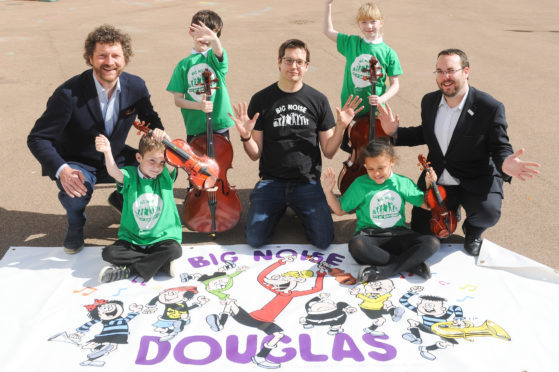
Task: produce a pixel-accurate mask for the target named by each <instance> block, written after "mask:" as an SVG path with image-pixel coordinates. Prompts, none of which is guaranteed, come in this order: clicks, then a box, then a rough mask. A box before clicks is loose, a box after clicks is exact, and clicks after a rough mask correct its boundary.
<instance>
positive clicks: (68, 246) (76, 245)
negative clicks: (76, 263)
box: [64, 226, 83, 254]
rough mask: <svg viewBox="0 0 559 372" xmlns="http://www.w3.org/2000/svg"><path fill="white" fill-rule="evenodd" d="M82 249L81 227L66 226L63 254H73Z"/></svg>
mask: <svg viewBox="0 0 559 372" xmlns="http://www.w3.org/2000/svg"><path fill="white" fill-rule="evenodd" d="M82 248H83V227H71V226H68V230H67V231H66V236H65V237H64V252H65V253H68V254H75V253H78V252H79V251H81V250H82Z"/></svg>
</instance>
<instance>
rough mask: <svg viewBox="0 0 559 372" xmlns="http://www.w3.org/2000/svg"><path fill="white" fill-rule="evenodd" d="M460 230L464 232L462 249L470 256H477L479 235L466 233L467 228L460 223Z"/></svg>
mask: <svg viewBox="0 0 559 372" xmlns="http://www.w3.org/2000/svg"><path fill="white" fill-rule="evenodd" d="M462 231H463V232H464V250H465V251H466V252H468V253H469V254H471V255H472V256H479V250H480V249H481V241H482V239H481V235H477V234H475V235H474V234H472V233H468V228H467V227H466V225H465V224H462Z"/></svg>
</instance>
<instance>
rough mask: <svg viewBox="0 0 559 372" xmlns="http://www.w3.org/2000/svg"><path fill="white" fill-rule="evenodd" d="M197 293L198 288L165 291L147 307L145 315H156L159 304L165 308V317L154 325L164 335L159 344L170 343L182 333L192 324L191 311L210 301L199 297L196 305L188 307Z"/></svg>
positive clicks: (162, 316)
mask: <svg viewBox="0 0 559 372" xmlns="http://www.w3.org/2000/svg"><path fill="white" fill-rule="evenodd" d="M197 293H198V290H197V289H196V287H176V288H169V289H165V290H163V291H162V292H161V293H159V295H158V296H156V297H154V298H153V299H152V300H151V301H150V302H149V303H148V304H147V305H146V307H145V310H144V313H145V314H151V313H154V312H155V311H156V310H157V303H158V302H159V303H161V304H163V305H164V306H165V309H164V310H163V315H160V316H159V317H158V320H157V322H155V323H153V327H154V329H155V331H156V332H159V333H162V334H163V336H161V337H160V338H159V342H165V341H169V340H171V339H173V338H174V337H175V336H176V335H177V334H179V332H182V330H183V329H184V326H186V325H187V324H190V311H191V310H193V309H196V308H197V307H201V306H204V304H206V303H207V302H208V301H209V300H208V299H207V298H206V297H204V296H198V298H197V299H196V303H194V304H192V305H188V301H190V300H192V298H193V297H194V295H195V294H197Z"/></svg>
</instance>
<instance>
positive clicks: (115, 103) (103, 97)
mask: <svg viewBox="0 0 559 372" xmlns="http://www.w3.org/2000/svg"><path fill="white" fill-rule="evenodd" d="M91 73H92V74H93V81H94V82H95V89H96V90H97V98H98V99H99V105H100V106H101V115H103V121H104V122H105V132H106V133H107V137H110V136H111V134H112V133H113V129H114V127H115V124H116V122H117V120H118V112H119V110H120V107H119V106H120V104H119V102H120V78H118V79H117V81H116V89H115V91H114V93H113V95H112V96H111V99H110V100H109V97H108V94H107V91H106V90H105V88H103V86H102V85H101V83H99V82H98V81H97V78H96V77H95V74H94V73H93V72H91ZM66 166H68V163H64V164H62V165H61V166H60V167H59V168H58V170H57V171H56V174H55V177H56V178H58V177H59V176H60V172H61V171H62V169H64V168H65V167H66Z"/></svg>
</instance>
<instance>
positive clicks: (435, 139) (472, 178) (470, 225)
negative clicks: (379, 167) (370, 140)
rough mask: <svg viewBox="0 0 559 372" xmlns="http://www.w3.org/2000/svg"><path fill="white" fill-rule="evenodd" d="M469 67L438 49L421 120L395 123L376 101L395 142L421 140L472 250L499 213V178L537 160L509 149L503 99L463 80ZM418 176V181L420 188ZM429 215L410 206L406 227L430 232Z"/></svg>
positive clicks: (519, 173) (529, 170) (528, 172)
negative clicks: (460, 213) (434, 86)
mask: <svg viewBox="0 0 559 372" xmlns="http://www.w3.org/2000/svg"><path fill="white" fill-rule="evenodd" d="M469 71H470V65H469V61H468V57H467V56H466V54H465V53H464V52H463V51H461V50H459V49H446V50H443V51H441V52H440V53H439V55H438V58H437V64H436V70H435V71H434V73H435V75H436V81H437V85H438V87H439V90H438V91H436V92H432V93H428V94H426V95H425V96H424V97H423V100H422V101H421V125H420V126H416V127H408V128H399V127H398V125H399V123H398V116H396V119H394V117H393V116H392V113H391V110H390V108H389V107H387V108H383V107H380V106H379V117H380V119H381V122H382V125H383V129H384V130H385V131H386V133H387V134H390V135H392V136H393V138H394V141H395V144H396V145H399V146H417V145H424V144H426V145H427V147H428V148H429V154H428V156H427V159H428V161H429V162H430V163H431V166H432V167H433V169H434V170H435V172H436V173H437V176H438V184H440V185H444V186H445V188H446V191H447V199H446V206H447V208H448V209H449V210H451V211H456V212H457V211H458V209H459V207H460V205H462V207H463V208H464V210H465V211H466V219H465V220H464V223H463V226H462V228H463V230H464V232H465V243H464V248H465V250H466V251H467V252H468V253H470V254H472V255H474V256H477V255H479V250H480V247H481V242H482V239H481V235H482V233H483V232H484V231H485V230H486V229H488V228H489V227H491V226H494V225H495V224H496V223H497V221H498V220H499V218H500V216H501V203H502V198H503V181H507V182H510V180H511V179H512V177H517V178H519V179H520V180H523V181H524V180H525V179H526V178H532V177H533V175H535V174H538V173H539V172H538V171H537V170H535V169H534V168H535V167H539V164H537V163H532V162H525V161H522V160H520V159H519V156H520V155H522V153H523V152H524V149H521V150H519V151H518V152H516V153H514V152H513V149H512V146H511V144H510V143H509V137H508V134H507V126H508V125H507V121H506V118H505V108H504V106H503V104H502V103H501V102H499V101H497V100H495V99H494V98H493V97H491V96H490V95H489V94H487V93H484V92H482V91H479V90H477V89H475V88H473V87H471V86H469V84H468V75H469ZM422 176H423V175H422ZM422 176H421V177H420V178H419V181H418V185H419V187H420V188H421V189H423V190H425V181H424V177H422ZM430 219H431V213H430V212H429V211H425V210H423V209H421V208H414V209H413V211H412V229H414V230H416V231H418V232H421V233H424V234H429V233H431V232H430Z"/></svg>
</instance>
